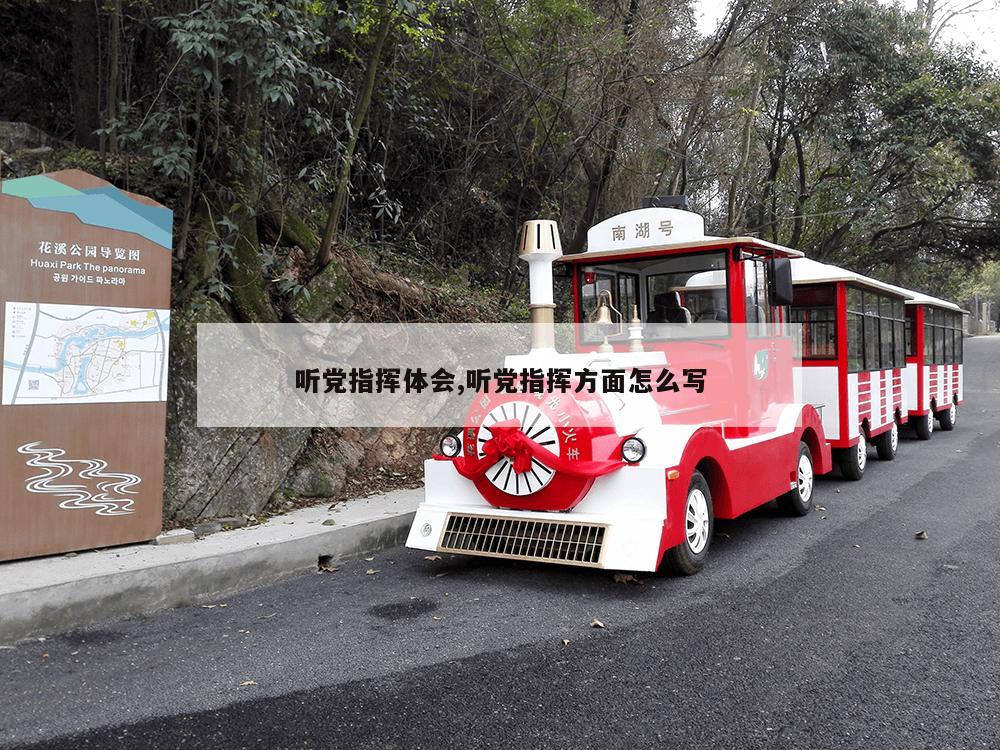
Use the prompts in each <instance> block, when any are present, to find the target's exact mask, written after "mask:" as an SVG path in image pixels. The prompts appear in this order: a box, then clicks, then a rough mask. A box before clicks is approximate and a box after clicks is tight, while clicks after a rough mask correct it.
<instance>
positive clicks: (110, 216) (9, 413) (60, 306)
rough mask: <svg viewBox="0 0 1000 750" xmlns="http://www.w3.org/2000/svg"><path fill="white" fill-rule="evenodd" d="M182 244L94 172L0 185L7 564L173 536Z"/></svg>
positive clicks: (0, 395) (1, 432) (1, 484)
mask: <svg viewBox="0 0 1000 750" xmlns="http://www.w3.org/2000/svg"><path fill="white" fill-rule="evenodd" d="M171 244H172V213H171V211H170V210H169V209H167V208H164V207H163V206H161V205H159V204H157V203H155V202H154V201H151V200H149V199H147V198H143V197H141V196H138V195H133V194H131V193H126V192H123V191H121V190H118V189H117V188H115V187H114V186H112V185H111V184H110V183H108V182H105V181H104V180H101V179H99V178H97V177H94V176H92V175H89V174H86V173H85V172H80V171H77V170H70V171H65V172H55V173H52V174H47V175H36V176H33V177H25V178H22V179H16V180H5V181H3V182H2V183H0V333H2V336H3V341H2V344H0V349H2V355H3V360H2V361H3V368H2V379H0V560H10V559H16V558H21V557H31V556H35V555H47V554H54V553H60V552H68V551H70V550H80V549H90V548H93V547H105V546H110V545H116V544H125V543H128V542H136V541H142V540H147V539H152V538H153V537H155V536H156V535H157V534H158V533H159V532H160V528H161V516H162V511H163V461H164V433H165V421H166V395H167V363H168V348H169V340H170V267H171Z"/></svg>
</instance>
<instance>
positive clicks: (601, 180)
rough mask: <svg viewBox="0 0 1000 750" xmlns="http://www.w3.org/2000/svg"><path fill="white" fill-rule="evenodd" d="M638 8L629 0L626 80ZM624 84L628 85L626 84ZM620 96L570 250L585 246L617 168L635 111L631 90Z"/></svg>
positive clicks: (624, 50) (624, 54) (624, 25)
mask: <svg viewBox="0 0 1000 750" xmlns="http://www.w3.org/2000/svg"><path fill="white" fill-rule="evenodd" d="M638 12H639V2H638V0H630V1H629V5H628V10H627V11H626V13H625V19H624V22H623V23H622V29H623V31H624V36H625V45H624V47H623V48H622V62H623V63H624V64H623V65H622V69H623V73H624V74H623V75H622V80H623V81H628V80H629V77H630V73H631V71H632V48H633V46H634V45H635V18H636V15H637V14H638ZM624 88H625V86H624V85H623V89H624ZM621 97H622V98H621V104H620V105H619V106H618V113H617V114H616V115H615V122H614V126H613V129H612V131H611V138H610V140H609V143H608V144H607V147H606V148H605V150H604V160H603V162H602V164H601V170H600V172H599V173H597V175H596V176H595V175H594V174H592V173H591V172H590V170H588V176H589V177H590V180H589V181H588V185H587V203H586V204H585V205H584V208H583V213H582V214H581V215H580V219H579V221H577V223H576V232H574V234H573V239H572V240H571V241H570V243H569V246H568V247H567V248H566V253H567V254H573V253H578V252H580V251H581V250H583V245H584V243H585V242H586V241H587V230H588V229H589V228H590V226H591V225H592V224H593V223H594V216H595V215H596V214H597V208H598V206H599V205H600V202H601V195H602V193H603V192H604V188H605V186H606V185H607V184H608V179H609V178H610V177H611V171H612V170H613V169H614V165H615V158H616V157H617V155H618V144H619V141H620V139H621V134H622V131H623V130H624V129H625V124H626V123H627V122H628V116H629V113H630V112H631V111H632V101H631V99H629V97H628V91H627V90H623V91H622V92H621Z"/></svg>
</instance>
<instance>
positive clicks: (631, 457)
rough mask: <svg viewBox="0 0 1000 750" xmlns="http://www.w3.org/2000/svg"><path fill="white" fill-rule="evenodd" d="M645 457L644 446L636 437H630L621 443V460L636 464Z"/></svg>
mask: <svg viewBox="0 0 1000 750" xmlns="http://www.w3.org/2000/svg"><path fill="white" fill-rule="evenodd" d="M645 456H646V444H645V443H644V442H642V441H641V440H640V439H639V438H637V437H630V438H629V439H628V440H626V441H625V442H624V443H622V458H623V459H625V461H626V462H627V463H630V464H637V463H639V462H640V461H641V460H642V459H643V458H645Z"/></svg>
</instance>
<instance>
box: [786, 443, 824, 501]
mask: <svg viewBox="0 0 1000 750" xmlns="http://www.w3.org/2000/svg"><path fill="white" fill-rule="evenodd" d="M795 476H796V483H795V489H794V490H789V491H788V492H786V493H785V494H784V495H782V496H781V497H779V498H778V507H779V508H781V509H782V510H783V511H785V513H787V514H788V515H790V516H804V515H807V514H808V513H809V511H810V510H812V507H813V502H812V497H813V482H814V481H815V478H816V475H815V472H814V471H813V459H812V453H810V452H809V446H808V445H806V444H805V443H799V462H798V466H797V470H796V473H795Z"/></svg>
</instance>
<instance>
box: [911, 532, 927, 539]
mask: <svg viewBox="0 0 1000 750" xmlns="http://www.w3.org/2000/svg"><path fill="white" fill-rule="evenodd" d="M913 538H914V539H920V540H921V541H923V540H924V539H926V538H927V532H926V531H918V532H917V533H916V534H914V535H913Z"/></svg>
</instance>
